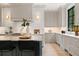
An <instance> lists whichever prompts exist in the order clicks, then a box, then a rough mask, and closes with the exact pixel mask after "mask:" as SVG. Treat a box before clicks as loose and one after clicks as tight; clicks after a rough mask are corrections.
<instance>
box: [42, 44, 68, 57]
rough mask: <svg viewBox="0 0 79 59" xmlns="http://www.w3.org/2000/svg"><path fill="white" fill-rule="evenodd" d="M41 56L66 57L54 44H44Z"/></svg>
mask: <svg viewBox="0 0 79 59" xmlns="http://www.w3.org/2000/svg"><path fill="white" fill-rule="evenodd" d="M42 54H43V56H68V54H67V53H66V52H65V51H64V50H62V49H61V48H60V47H59V46H58V45H57V44H55V43H46V44H45V46H44V47H43V52H42Z"/></svg>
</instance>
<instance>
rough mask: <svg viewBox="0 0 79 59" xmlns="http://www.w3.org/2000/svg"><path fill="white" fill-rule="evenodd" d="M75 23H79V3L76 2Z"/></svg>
mask: <svg viewBox="0 0 79 59" xmlns="http://www.w3.org/2000/svg"><path fill="white" fill-rule="evenodd" d="M75 24H76V25H79V3H76V4H75Z"/></svg>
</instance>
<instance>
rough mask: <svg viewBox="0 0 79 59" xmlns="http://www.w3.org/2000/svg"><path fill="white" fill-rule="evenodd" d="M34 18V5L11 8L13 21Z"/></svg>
mask: <svg viewBox="0 0 79 59" xmlns="http://www.w3.org/2000/svg"><path fill="white" fill-rule="evenodd" d="M22 18H32V4H20V5H19V4H18V5H13V6H12V7H11V19H22Z"/></svg>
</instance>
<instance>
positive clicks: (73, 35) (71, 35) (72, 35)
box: [56, 33, 79, 39]
mask: <svg viewBox="0 0 79 59" xmlns="http://www.w3.org/2000/svg"><path fill="white" fill-rule="evenodd" d="M56 34H61V35H66V36H70V37H74V38H78V39H79V36H76V35H75V34H67V33H65V34H62V33H56Z"/></svg>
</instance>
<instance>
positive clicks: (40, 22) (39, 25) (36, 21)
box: [31, 7, 44, 34]
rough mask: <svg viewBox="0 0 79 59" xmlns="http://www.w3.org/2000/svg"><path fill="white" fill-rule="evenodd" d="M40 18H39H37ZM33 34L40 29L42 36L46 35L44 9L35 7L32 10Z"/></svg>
mask: <svg viewBox="0 0 79 59" xmlns="http://www.w3.org/2000/svg"><path fill="white" fill-rule="evenodd" d="M37 16H39V18H37ZM32 19H33V23H32V30H31V31H32V33H34V29H40V34H43V33H44V8H43V7H33V8H32Z"/></svg>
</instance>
